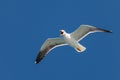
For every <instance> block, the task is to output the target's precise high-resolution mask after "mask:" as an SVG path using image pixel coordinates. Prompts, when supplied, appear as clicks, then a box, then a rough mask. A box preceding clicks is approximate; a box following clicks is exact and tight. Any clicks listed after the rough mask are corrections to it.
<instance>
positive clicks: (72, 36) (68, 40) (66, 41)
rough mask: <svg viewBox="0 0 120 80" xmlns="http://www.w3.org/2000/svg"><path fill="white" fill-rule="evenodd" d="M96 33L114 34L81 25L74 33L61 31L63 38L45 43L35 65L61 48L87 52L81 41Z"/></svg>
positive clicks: (48, 40)
mask: <svg viewBox="0 0 120 80" xmlns="http://www.w3.org/2000/svg"><path fill="white" fill-rule="evenodd" d="M94 32H108V33H112V31H110V30H105V29H101V28H97V27H94V26H91V25H80V27H79V28H78V29H76V30H75V31H74V32H72V33H67V32H66V31H65V30H60V36H62V37H57V38H48V39H47V40H46V41H45V42H44V43H43V45H42V47H41V48H40V50H39V53H38V55H37V57H36V60H35V64H38V63H39V62H40V61H41V60H42V59H43V58H44V57H45V56H46V55H47V54H48V52H50V51H51V50H52V49H54V48H56V47H59V46H65V45H69V46H71V47H73V48H74V49H75V50H76V51H77V52H83V51H85V50H86V48H85V47H84V46H83V45H81V44H80V43H79V41H80V40H82V39H83V38H84V37H86V36H87V35H88V34H90V33H94Z"/></svg>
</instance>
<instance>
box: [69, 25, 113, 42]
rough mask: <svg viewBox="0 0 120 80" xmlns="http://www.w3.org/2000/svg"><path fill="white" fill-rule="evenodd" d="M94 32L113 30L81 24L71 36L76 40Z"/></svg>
mask: <svg viewBox="0 0 120 80" xmlns="http://www.w3.org/2000/svg"><path fill="white" fill-rule="evenodd" d="M93 32H109V33H111V31H109V30H105V29H101V28H96V27H94V26H90V25H80V27H79V28H78V29H76V30H75V31H74V32H72V33H71V36H72V37H73V38H74V39H75V40H77V41H80V40H81V39H83V38H84V37H85V36H87V35H88V34H90V33H93Z"/></svg>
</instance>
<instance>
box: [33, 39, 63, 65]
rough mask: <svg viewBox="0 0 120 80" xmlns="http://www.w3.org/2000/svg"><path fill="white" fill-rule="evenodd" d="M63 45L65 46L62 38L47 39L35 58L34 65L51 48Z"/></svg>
mask: <svg viewBox="0 0 120 80" xmlns="http://www.w3.org/2000/svg"><path fill="white" fill-rule="evenodd" d="M63 45H65V41H64V39H62V38H48V39H47V40H46V41H45V42H44V44H43V45H42V47H41V49H40V51H39V53H38V55H37V57H36V60H35V63H36V64H37V63H39V62H40V61H41V60H42V59H43V58H44V57H45V56H46V54H47V53H48V52H49V51H50V50H52V49H53V48H55V47H58V46H63Z"/></svg>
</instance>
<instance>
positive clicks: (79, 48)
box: [75, 44, 86, 52]
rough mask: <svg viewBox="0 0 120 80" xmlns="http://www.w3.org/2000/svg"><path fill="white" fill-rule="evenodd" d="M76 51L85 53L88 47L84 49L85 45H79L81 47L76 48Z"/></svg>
mask: <svg viewBox="0 0 120 80" xmlns="http://www.w3.org/2000/svg"><path fill="white" fill-rule="evenodd" d="M75 50H76V51H77V52H83V51H85V50H86V47H84V46H83V45H81V44H79V46H78V47H76V48H75Z"/></svg>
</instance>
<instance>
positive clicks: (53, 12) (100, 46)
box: [0, 0, 120, 80]
mask: <svg viewBox="0 0 120 80" xmlns="http://www.w3.org/2000/svg"><path fill="white" fill-rule="evenodd" d="M119 3H120V1H119V0H99V1H97V0H2V1H0V80H38V79H40V80H48V79H49V80H120V58H119V57H120V51H119V48H120V43H119V41H120V36H119V32H120V31H119V29H120V27H119V23H120V15H119V14H120V5H119ZM80 24H89V25H93V26H97V27H100V28H104V29H108V30H112V31H113V33H112V34H108V33H96V34H91V35H89V36H87V37H86V38H84V39H83V40H82V41H81V42H80V43H81V44H82V45H84V46H85V47H87V50H86V51H85V52H83V53H77V52H76V51H75V50H74V49H73V48H71V47H69V46H64V47H59V48H56V49H54V50H52V51H51V52H50V53H49V54H48V55H47V56H46V57H45V58H44V59H43V60H42V61H41V63H39V64H38V65H36V64H34V60H35V58H36V56H37V53H38V51H39V48H40V47H41V45H42V43H43V42H44V41H45V40H46V39H47V38H48V37H49V38H50V37H51V38H52V37H59V30H60V29H65V30H66V31H67V32H72V31H74V30H75V29H76V28H78V27H79V25H80Z"/></svg>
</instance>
